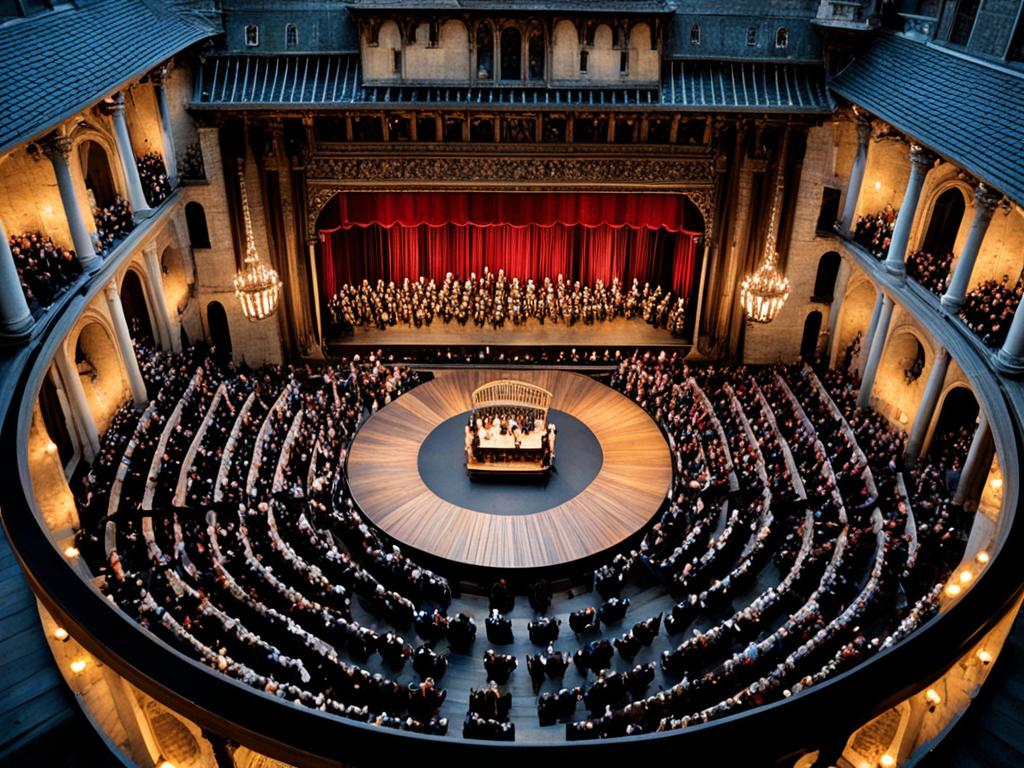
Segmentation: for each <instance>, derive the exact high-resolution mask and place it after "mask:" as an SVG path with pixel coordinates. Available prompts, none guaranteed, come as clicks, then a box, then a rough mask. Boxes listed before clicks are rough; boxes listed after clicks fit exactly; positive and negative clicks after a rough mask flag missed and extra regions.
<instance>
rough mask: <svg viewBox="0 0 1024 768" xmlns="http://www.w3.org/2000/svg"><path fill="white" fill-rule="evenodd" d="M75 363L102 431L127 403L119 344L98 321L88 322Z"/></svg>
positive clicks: (75, 352) (97, 425) (95, 418)
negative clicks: (125, 401)
mask: <svg viewBox="0 0 1024 768" xmlns="http://www.w3.org/2000/svg"><path fill="white" fill-rule="evenodd" d="M73 362H74V365H75V369H76V370H77V371H78V376H79V378H80V379H81V381H82V388H83V389H84V390H85V397H86V400H87V401H88V402H89V408H90V410H91V411H92V416H93V419H94V421H95V422H96V427H97V429H99V431H100V432H103V430H105V429H106V428H107V426H108V425H109V424H110V420H111V419H112V418H113V416H114V413H115V412H116V411H117V409H118V408H119V407H120V406H121V404H122V403H123V402H124V397H125V385H124V376H123V374H122V371H121V358H120V356H119V355H118V352H117V347H116V346H115V345H114V341H113V339H111V338H110V336H109V335H108V334H107V330H106V329H105V328H104V327H103V326H102V325H100V324H99V323H98V322H90V323H87V324H86V325H85V326H84V327H83V328H82V331H81V333H79V334H78V340H77V342H76V343H75V350H74V360H73Z"/></svg>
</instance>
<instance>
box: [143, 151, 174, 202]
mask: <svg viewBox="0 0 1024 768" xmlns="http://www.w3.org/2000/svg"><path fill="white" fill-rule="evenodd" d="M136 163H137V165H138V168H139V180H140V181H141V182H142V193H143V194H144V195H145V196H146V202H147V203H149V205H150V206H151V207H153V208H156V207H157V206H158V205H160V203H162V202H163V201H164V200H165V199H166V198H167V196H168V195H169V194H171V182H170V181H169V180H168V179H167V168H166V167H165V166H164V159H163V158H162V157H160V155H158V154H157V153H156V152H149V153H147V154H145V155H143V156H142V157H140V158H138V159H137V160H136Z"/></svg>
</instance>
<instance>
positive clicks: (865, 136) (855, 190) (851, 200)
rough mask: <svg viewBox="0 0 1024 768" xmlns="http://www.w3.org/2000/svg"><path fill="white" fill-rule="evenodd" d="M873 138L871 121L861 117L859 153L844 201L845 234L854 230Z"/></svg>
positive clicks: (859, 124)
mask: <svg viewBox="0 0 1024 768" xmlns="http://www.w3.org/2000/svg"><path fill="white" fill-rule="evenodd" d="M870 139H871V122H870V121H869V120H863V119H859V120H858V121H857V154H856V155H855V156H854V158H853V168H851V169H850V182H849V183H848V184H847V185H846V200H845V201H844V202H843V218H842V219H840V226H841V227H842V232H843V234H844V235H849V234H850V233H851V232H852V231H853V224H854V221H853V217H854V214H855V213H856V212H857V200H858V199H859V198H860V188H861V185H862V184H863V183H864V171H865V170H866V169H867V166H868V141H870Z"/></svg>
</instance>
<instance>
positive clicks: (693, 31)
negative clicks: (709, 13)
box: [690, 24, 700, 45]
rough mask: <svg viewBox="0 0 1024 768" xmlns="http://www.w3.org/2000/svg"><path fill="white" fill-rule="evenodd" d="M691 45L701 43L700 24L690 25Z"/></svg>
mask: <svg viewBox="0 0 1024 768" xmlns="http://www.w3.org/2000/svg"><path fill="white" fill-rule="evenodd" d="M690 45H700V24H694V25H693V26H692V27H690Z"/></svg>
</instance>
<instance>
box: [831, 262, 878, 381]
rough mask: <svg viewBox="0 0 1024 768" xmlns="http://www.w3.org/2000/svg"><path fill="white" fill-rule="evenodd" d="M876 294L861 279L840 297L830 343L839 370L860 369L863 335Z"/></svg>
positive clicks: (865, 332)
mask: <svg viewBox="0 0 1024 768" xmlns="http://www.w3.org/2000/svg"><path fill="white" fill-rule="evenodd" d="M877 295H878V292H877V291H876V290H875V288H874V286H873V285H871V283H870V282H867V281H863V282H860V283H857V284H856V285H855V286H853V287H852V288H849V289H848V290H847V291H846V294H845V295H844V296H843V297H842V302H841V303H840V305H839V309H840V313H839V321H838V322H837V323H836V329H835V331H834V334H835V335H834V341H833V347H832V359H833V360H834V361H835V362H834V365H835V366H836V367H837V368H838V369H840V370H842V371H846V372H850V373H852V372H853V371H856V370H860V367H861V364H862V363H863V362H864V359H865V358H866V357H867V354H868V350H867V341H866V339H865V338H864V336H865V335H866V334H867V332H868V326H869V325H870V324H871V313H872V311H873V310H874V307H875V298H876V296H877Z"/></svg>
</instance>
